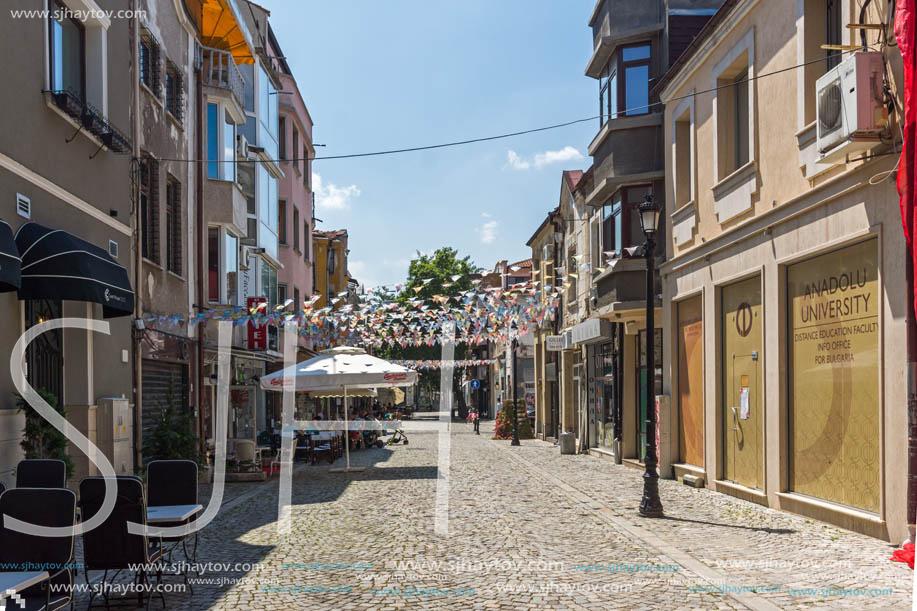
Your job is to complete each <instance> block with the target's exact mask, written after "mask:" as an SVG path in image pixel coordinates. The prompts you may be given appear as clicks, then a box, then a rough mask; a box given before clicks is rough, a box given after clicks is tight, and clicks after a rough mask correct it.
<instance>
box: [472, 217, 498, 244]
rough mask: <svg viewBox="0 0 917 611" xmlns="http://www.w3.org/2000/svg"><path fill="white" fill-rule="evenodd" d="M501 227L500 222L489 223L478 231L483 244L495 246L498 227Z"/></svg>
mask: <svg viewBox="0 0 917 611" xmlns="http://www.w3.org/2000/svg"><path fill="white" fill-rule="evenodd" d="M499 225H500V222H499V221H487V222H486V223H484V224H483V225H481V226H480V227H479V228H478V229H476V231H477V232H478V234H480V236H481V243H482V244H493V243H494V242H495V241H496V240H497V227H498V226H499Z"/></svg>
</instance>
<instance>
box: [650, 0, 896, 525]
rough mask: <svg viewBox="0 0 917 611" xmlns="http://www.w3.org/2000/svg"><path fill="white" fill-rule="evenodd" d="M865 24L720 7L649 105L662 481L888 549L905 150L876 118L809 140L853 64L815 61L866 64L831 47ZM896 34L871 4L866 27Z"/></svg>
mask: <svg viewBox="0 0 917 611" xmlns="http://www.w3.org/2000/svg"><path fill="white" fill-rule="evenodd" d="M858 12H859V11H858V10H857V9H856V6H855V4H854V3H853V2H825V1H823V0H822V1H819V0H798V1H793V0H780V1H768V2H764V1H761V0H739V1H737V2H732V3H726V5H725V6H724V7H723V8H722V9H720V11H719V12H718V13H717V14H716V15H715V16H714V17H713V18H712V19H711V21H710V23H709V25H708V27H707V28H706V29H705V30H704V31H703V32H702V33H701V35H700V36H698V37H697V38H696V39H695V41H694V42H693V43H692V45H691V46H690V47H689V48H688V50H687V51H686V52H685V53H684V54H683V55H682V56H681V57H680V58H679V60H678V61H677V62H676V63H675V64H674V65H673V67H672V68H671V69H670V70H669V71H668V72H667V73H666V75H665V76H664V77H663V79H662V81H661V82H660V83H659V84H658V85H657V88H656V91H657V92H658V93H659V94H660V96H661V99H662V101H663V102H665V116H664V126H665V160H666V197H665V200H666V209H665V215H664V216H665V218H664V221H665V223H666V235H667V237H668V245H667V251H668V253H669V259H668V261H667V262H666V263H665V264H664V265H663V266H662V268H661V270H660V271H661V275H662V282H663V293H664V295H665V299H664V304H663V316H662V321H663V326H664V337H663V344H664V346H665V347H666V350H665V355H664V359H663V394H664V395H667V396H668V398H669V405H670V407H669V409H668V410H666V413H664V414H663V415H662V421H661V425H660V426H661V439H662V440H663V441H662V445H661V448H660V474H661V475H662V476H663V477H671V476H673V475H674V476H675V477H677V478H682V477H685V476H690V477H697V478H701V479H702V480H703V481H704V483H705V485H706V486H707V487H710V488H713V489H715V490H717V491H720V492H724V493H726V494H730V495H734V496H737V497H740V498H744V499H747V500H751V501H754V502H757V503H760V504H763V505H767V506H770V507H775V508H780V509H784V510H788V511H792V512H795V513H800V514H803V515H806V516H809V517H812V518H816V519H820V520H824V521H827V522H831V523H834V524H837V525H839V526H842V527H845V528H849V529H852V530H856V531H859V532H863V533H867V534H870V535H872V536H875V537H879V538H883V539H889V540H892V541H898V540H903V539H904V538H905V537H906V536H907V529H906V524H907V522H908V520H907V519H906V515H905V513H906V488H907V484H906V475H907V472H906V464H907V435H906V433H905V431H906V430H907V412H906V409H905V406H906V405H907V396H906V391H907V388H906V384H904V383H902V381H903V380H906V379H907V372H906V367H905V366H906V343H905V313H906V312H905V310H906V289H905V256H904V255H905V241H904V236H903V233H902V230H901V219H900V212H899V207H898V197H897V192H896V189H895V185H894V174H890V173H889V170H892V169H893V167H894V165H895V159H896V157H895V156H894V155H891V154H888V153H891V152H893V151H894V148H893V147H894V146H896V145H895V144H894V137H893V134H895V133H897V132H898V130H897V127H896V126H895V125H894V117H892V119H891V122H890V124H886V123H885V121H886V119H885V116H884V115H883V109H884V108H886V106H885V103H884V101H877V103H876V104H873V105H872V107H873V109H874V112H875V114H874V117H873V118H874V119H875V120H876V121H877V122H878V129H877V133H871V134H865V136H864V137H863V138H859V137H858V138H856V139H853V140H855V141H854V142H852V143H850V142H846V141H845V142H846V143H844V142H842V143H841V145H840V147H839V148H833V149H830V150H828V149H825V150H820V148H824V147H823V146H820V143H821V137H822V136H823V135H824V132H825V128H824V127H823V128H822V129H821V130H820V129H819V123H818V121H817V119H820V120H822V121H823V122H824V121H826V119H825V118H824V117H821V118H819V117H818V110H817V104H816V100H817V99H818V97H817V91H818V90H817V87H818V83H817V80H818V78H819V77H821V76H822V75H824V74H825V73H826V72H827V71H828V70H831V69H832V68H833V67H834V66H837V65H838V64H839V63H840V62H842V61H844V62H845V63H844V66H847V65H848V64H847V63H846V61H852V62H856V61H858V60H856V59H855V58H854V59H851V60H848V58H851V57H852V56H853V55H854V54H853V53H849V54H848V53H844V54H840V53H837V54H836V56H835V55H832V53H836V52H830V51H825V50H823V49H821V45H823V44H835V45H839V44H846V45H856V44H859V43H860V31H859V30H856V29H851V28H847V27H842V26H844V25H846V24H851V23H857V22H858V21H859V15H858ZM888 18H889V16H888V14H887V12H886V8H885V3H878V6H875V5H874V6H871V7H870V9H869V10H868V11H867V13H866V19H865V22H866V23H872V24H884V23H887V22H888ZM889 30H890V29H889ZM877 34H880V33H879V32H877V31H876V30H869V31H868V42H869V43H870V46H871V47H872V48H874V49H877V50H879V52H880V53H882V54H883V55H884V60H885V62H886V65H887V66H888V72H887V73H888V74H889V75H890V78H889V82H888V85H889V86H890V91H891V92H892V95H897V96H899V100H900V92H898V90H897V87H896V84H895V79H894V75H895V74H896V73H899V72H898V71H899V70H900V55H898V51H897V49H895V48H889V47H885V46H884V45H882V44H881V36H877ZM819 59H822V60H823V61H818V60H819ZM878 65H879V66H880V70H879V71H878V72H872V73H871V74H872V77H873V82H875V81H876V80H878V81H881V79H882V78H883V76H882V71H881V65H882V64H881V58H880V62H879V64H878ZM794 66H799V67H797V68H795V69H792V68H793V67H794ZM844 66H842V68H843V67H844ZM787 68H791V69H789V70H786V69H787ZM865 69H868V66H867V67H866V68H865ZM899 82H900V81H899ZM875 90H879V92H880V94H881V87H879V88H878V89H874V91H875ZM869 95H873V94H872V93H869V92H867V94H866V103H869V99H868V98H869ZM860 97H863V96H860ZM860 103H863V102H862V100H861V101H860ZM878 132H881V133H878ZM820 134H821V135H820ZM889 176H891V180H889Z"/></svg>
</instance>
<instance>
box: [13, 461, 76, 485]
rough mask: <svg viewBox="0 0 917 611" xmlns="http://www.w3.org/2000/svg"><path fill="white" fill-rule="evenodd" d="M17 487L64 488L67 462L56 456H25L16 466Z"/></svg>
mask: <svg viewBox="0 0 917 611" xmlns="http://www.w3.org/2000/svg"><path fill="white" fill-rule="evenodd" d="M16 487H17V488H66V487H67V464H66V463H65V462H64V461H62V460H60V459H56V458H27V459H26V460H21V461H19V465H18V466H17V467H16Z"/></svg>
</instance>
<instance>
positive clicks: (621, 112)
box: [159, 51, 853, 164]
mask: <svg viewBox="0 0 917 611" xmlns="http://www.w3.org/2000/svg"><path fill="white" fill-rule="evenodd" d="M843 53H853V51H844V52H843ZM834 57H836V55H835V56H834ZM829 59H830V58H829V57H827V56H825V57H820V58H818V59H812V60H809V61H807V62H803V63H801V64H796V65H794V66H788V67H786V68H780V69H779V70H773V71H771V72H765V73H762V74H756V75H755V76H753V77H749V78H746V79H744V80H741V81H730V82H728V83H725V84H723V85H718V86H716V87H711V88H710V89H703V90H701V91H695V92H692V93H689V94H687V95H683V96H679V97H675V98H671V99H670V100H669V101H668V103H672V102H678V101H680V100H686V99H688V98H691V97H696V96H699V95H703V94H707V93H714V92H716V91H719V90H720V89H726V88H729V87H736V86H738V85H741V84H743V83H748V82H751V81H757V80H759V79H762V78H765V77H768V76H774V75H777V74H782V73H784V72H789V71H790V70H796V69H799V68H803V67H805V66H808V65H810V64H816V63H819V62H824V61H828V60H829ZM662 105H663V103H662V102H650V103H649V104H643V105H641V106H633V107H631V108H626V109H624V110H619V111H617V116H619V117H620V116H625V115H629V114H631V113H636V112H637V111H640V110H643V111H647V112H648V111H649V110H650V109H652V108H655V107H656V106H662ZM641 114H642V113H641ZM602 118H603V115H596V116H593V117H586V118H584V119H574V120H573V121H566V122H564V123H556V124H554V125H546V126H544V127H536V128H533V129H525V130H522V131H516V132H509V133H505V134H497V135H494V136H483V137H481V138H471V139H468V140H456V141H454V142H442V143H439V144H428V145H424V146H412V147H407V148H397V149H387V150H381V151H372V152H368V153H350V154H347V155H324V156H321V157H296V158H290V159H247V160H238V159H205V160H203V161H204V163H276V164H280V163H283V162H288V161H292V162H295V163H298V162H300V161H325V160H331V159H355V158H359V157H380V156H382V155H395V154H398V153H413V152H416V151H429V150H433V149H441V148H449V147H453V146H464V145H466V144H475V143H477V142H490V141H493V140H503V139H505V138H514V137H516V136H524V135H526V134H534V133H538V132H545V131H549V130H552V129H559V128H561V127H569V126H570V125H576V124H578V123H585V122H587V121H595V120H596V119H602ZM159 161H186V162H189V163H197V162H199V161H200V160H197V159H182V158H171V159H170V158H160V159H159Z"/></svg>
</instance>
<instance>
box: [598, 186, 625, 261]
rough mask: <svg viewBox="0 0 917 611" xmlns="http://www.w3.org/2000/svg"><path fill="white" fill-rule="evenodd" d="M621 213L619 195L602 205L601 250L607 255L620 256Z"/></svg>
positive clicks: (622, 221)
mask: <svg viewBox="0 0 917 611" xmlns="http://www.w3.org/2000/svg"><path fill="white" fill-rule="evenodd" d="M623 223H624V220H623V217H622V215H621V195H620V193H618V194H616V195H615V198H614V199H613V200H612V202H611V203H610V204H605V205H604V206H603V207H602V251H603V253H609V254H607V255H606V256H608V257H616V258H617V257H620V256H621V236H622V229H623Z"/></svg>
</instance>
